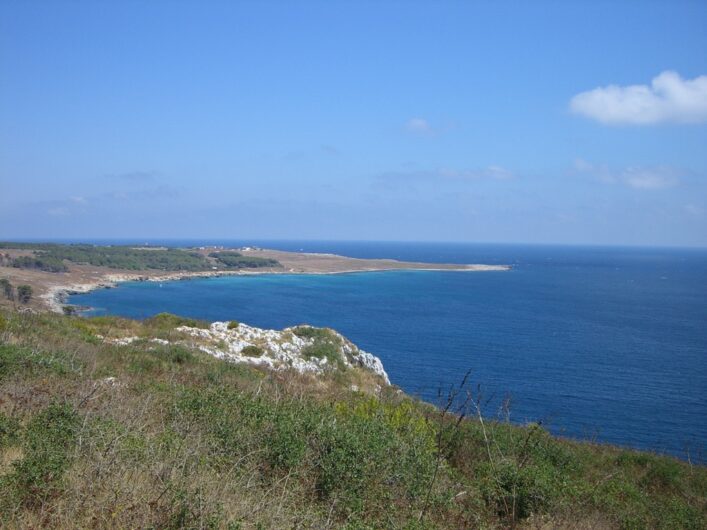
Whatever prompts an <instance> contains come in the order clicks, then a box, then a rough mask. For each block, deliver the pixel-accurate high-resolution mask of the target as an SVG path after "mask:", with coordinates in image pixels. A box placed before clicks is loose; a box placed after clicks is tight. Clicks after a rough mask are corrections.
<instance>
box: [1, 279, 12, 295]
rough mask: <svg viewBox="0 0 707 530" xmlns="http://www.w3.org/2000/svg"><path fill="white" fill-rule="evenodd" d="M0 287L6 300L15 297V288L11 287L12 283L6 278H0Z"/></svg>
mask: <svg viewBox="0 0 707 530" xmlns="http://www.w3.org/2000/svg"><path fill="white" fill-rule="evenodd" d="M0 289H1V290H2V293H3V294H4V295H5V298H7V299H8V300H14V299H15V290H14V289H13V288H12V284H11V283H10V280H8V279H7V278H0Z"/></svg>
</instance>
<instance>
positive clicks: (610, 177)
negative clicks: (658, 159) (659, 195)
mask: <svg viewBox="0 0 707 530" xmlns="http://www.w3.org/2000/svg"><path fill="white" fill-rule="evenodd" d="M574 172H575V173H581V174H588V175H591V176H592V177H594V178H596V179H597V180H599V181H602V182H606V183H610V184H622V185H624V186H628V187H630V188H633V189H637V190H660V189H665V188H672V187H674V186H677V185H678V184H679V183H680V175H681V173H682V172H681V171H680V170H678V169H677V168H674V167H670V166H652V167H640V166H629V167H626V168H623V169H620V170H612V169H610V168H609V167H608V166H607V165H605V164H599V165H596V164H592V163H590V162H587V161H586V160H581V159H578V160H576V161H575V163H574Z"/></svg>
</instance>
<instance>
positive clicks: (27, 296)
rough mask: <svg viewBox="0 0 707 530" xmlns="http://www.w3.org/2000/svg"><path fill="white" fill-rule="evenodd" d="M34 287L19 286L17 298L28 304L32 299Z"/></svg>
mask: <svg viewBox="0 0 707 530" xmlns="http://www.w3.org/2000/svg"><path fill="white" fill-rule="evenodd" d="M32 294H33V291H32V287H31V286H29V285H18V286H17V300H19V302H20V303H22V304H27V303H29V301H30V300H31V299H32Z"/></svg>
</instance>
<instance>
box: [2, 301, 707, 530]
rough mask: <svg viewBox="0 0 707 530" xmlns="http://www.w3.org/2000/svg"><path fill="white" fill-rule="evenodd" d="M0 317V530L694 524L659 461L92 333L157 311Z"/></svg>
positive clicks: (670, 467) (693, 489)
mask: <svg viewBox="0 0 707 530" xmlns="http://www.w3.org/2000/svg"><path fill="white" fill-rule="evenodd" d="M0 314H1V315H2V321H1V322H2V324H0V488H1V489H2V492H3V495H2V496H0V497H1V499H0V522H1V523H2V524H3V525H4V526H6V527H10V528H37V527H51V528H138V527H139V528H342V527H348V528H438V527H446V528H503V527H517V528H533V529H549V528H576V529H578V530H579V529H585V528H643V527H653V528H701V527H704V525H705V492H706V491H707V473H706V472H705V469H704V468H702V467H693V466H690V465H688V464H686V463H684V462H680V461H677V460H675V459H672V458H667V457H660V456H657V455H652V454H649V453H640V452H633V451H623V450H620V449H616V448H613V447H609V446H601V445H590V444H581V443H576V442H570V441H567V440H558V439H555V438H552V437H551V436H549V435H548V434H547V433H545V432H544V431H542V429H539V428H537V427H526V428H520V427H514V426H511V425H508V424H504V423H495V422H490V423H489V422H484V423H483V424H482V423H481V422H479V421H478V419H477V420H474V419H465V420H463V421H460V420H459V417H458V416H456V415H454V414H451V413H450V414H440V411H439V410H437V409H434V408H432V407H430V406H428V405H425V404H422V403H418V402H415V401H412V400H411V399H409V398H408V397H407V396H405V395H403V394H401V393H398V392H397V391H396V389H394V388H380V383H381V382H380V380H378V379H377V378H376V377H375V376H374V375H373V374H371V373H370V372H366V371H363V370H359V369H351V370H346V371H341V372H336V373H334V374H331V375H329V376H326V377H314V376H308V375H301V374H296V373H288V372H275V373H273V372H268V371H263V370H259V369H256V368H252V367H248V366H245V365H230V364H227V363H224V362H222V361H218V360H215V359H213V358H211V357H208V356H206V355H203V354H201V353H199V352H198V351H191V352H187V353H188V354H184V353H183V352H182V353H180V355H178V356H177V355H174V354H173V353H174V352H172V351H171V350H170V348H171V347H170V346H156V345H154V344H151V343H149V342H147V341H144V342H136V343H134V344H131V345H129V346H115V345H111V344H107V343H104V342H102V341H101V340H100V339H98V338H97V335H101V336H104V337H121V336H141V337H146V338H147V337H151V336H161V337H164V336H170V337H172V336H173V335H172V334H173V333H176V332H174V330H173V329H172V326H176V325H178V323H179V321H178V320H174V319H172V318H161V319H157V320H153V321H150V322H145V323H140V322H136V321H131V320H125V319H118V318H97V319H80V318H69V317H63V316H56V315H45V314H42V315H21V314H17V313H13V312H4V313H0ZM352 385H355V387H357V388H358V389H360V391H352V390H351V388H352ZM450 412H451V411H450ZM509 506H512V507H513V509H512V510H511V509H509V508H508V507H509Z"/></svg>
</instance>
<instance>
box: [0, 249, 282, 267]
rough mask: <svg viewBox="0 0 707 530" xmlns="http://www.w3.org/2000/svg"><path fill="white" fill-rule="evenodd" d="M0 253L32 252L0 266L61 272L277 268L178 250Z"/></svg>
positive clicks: (1, 259)
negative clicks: (81, 267) (77, 267)
mask: <svg viewBox="0 0 707 530" xmlns="http://www.w3.org/2000/svg"><path fill="white" fill-rule="evenodd" d="M0 249H19V250H29V251H32V253H33V255H32V256H17V257H14V258H13V257H10V256H9V255H2V254H0V265H5V266H10V267H16V268H22V269H38V270H43V271H46V272H65V271H67V270H68V267H67V265H66V263H65V262H67V261H68V262H71V263H76V264H85V265H94V266H96V267H108V268H111V269H124V270H135V271H138V270H149V269H154V270H165V271H206V270H213V269H225V270H233V269H243V268H261V267H280V266H281V265H280V263H279V262H278V261H277V260H274V259H266V258H258V257H250V256H242V255H241V254H239V253H238V252H229V251H224V252H216V253H212V254H210V255H209V256H204V255H203V254H201V253H199V252H196V251H190V250H187V249H179V248H161V247H134V246H120V245H118V246H101V245H84V244H71V245H64V244H59V243H1V242H0Z"/></svg>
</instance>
